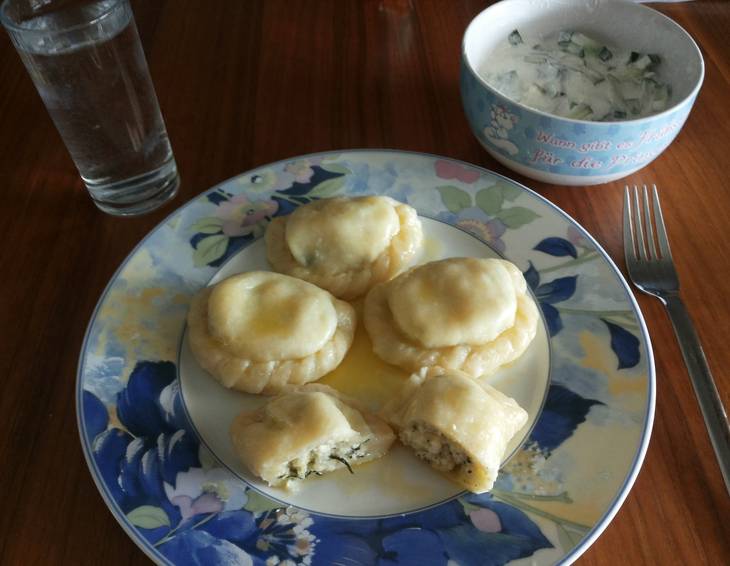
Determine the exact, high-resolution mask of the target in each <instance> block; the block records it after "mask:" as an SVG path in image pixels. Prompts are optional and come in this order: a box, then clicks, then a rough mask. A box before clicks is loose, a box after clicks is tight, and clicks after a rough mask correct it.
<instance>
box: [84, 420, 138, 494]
mask: <svg viewBox="0 0 730 566" xmlns="http://www.w3.org/2000/svg"><path fill="white" fill-rule="evenodd" d="M131 441H132V436H131V435H129V434H127V433H126V432H124V431H122V430H119V429H117V428H110V429H109V430H107V431H105V432H102V433H101V434H100V435H98V436H97V437H96V438H95V439H94V443H93V445H92V453H93V455H94V460H95V462H96V465H97V467H98V468H99V473H100V474H101V477H102V479H103V480H104V483H105V484H106V486H107V489H109V492H110V493H111V496H112V497H113V498H114V500H116V501H121V500H122V499H123V498H124V492H123V491H122V488H121V486H120V485H119V482H118V481H117V476H118V474H119V465H120V463H121V462H122V459H123V458H124V455H125V453H126V451H127V445H128V444H129V443H130V442H131Z"/></svg>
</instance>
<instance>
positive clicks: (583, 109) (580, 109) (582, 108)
mask: <svg viewBox="0 0 730 566" xmlns="http://www.w3.org/2000/svg"><path fill="white" fill-rule="evenodd" d="M591 114H593V109H592V108H591V107H590V106H588V105H587V104H584V103H582V102H581V103H580V104H576V105H575V106H574V107H573V109H572V110H571V111H570V113H569V114H568V118H573V119H574V120H585V119H586V118H588V116H590V115H591Z"/></svg>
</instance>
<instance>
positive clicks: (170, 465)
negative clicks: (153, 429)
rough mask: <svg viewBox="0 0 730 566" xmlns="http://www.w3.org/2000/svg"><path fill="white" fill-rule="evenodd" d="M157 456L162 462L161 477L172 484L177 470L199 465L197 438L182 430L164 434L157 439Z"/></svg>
mask: <svg viewBox="0 0 730 566" xmlns="http://www.w3.org/2000/svg"><path fill="white" fill-rule="evenodd" d="M157 456H158V458H160V460H161V464H162V467H161V469H160V472H161V475H162V479H163V480H164V481H166V482H167V483H169V484H171V485H174V483H175V479H176V477H177V474H178V472H186V471H188V470H189V469H190V468H197V467H200V460H199V459H198V440H197V438H196V437H194V436H193V435H192V434H190V433H189V432H187V431H184V430H178V431H177V432H176V433H175V434H173V435H172V436H167V435H165V436H164V437H163V438H162V440H161V441H160V440H158V454H157Z"/></svg>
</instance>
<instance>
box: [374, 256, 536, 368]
mask: <svg viewBox="0 0 730 566" xmlns="http://www.w3.org/2000/svg"><path fill="white" fill-rule="evenodd" d="M538 320H539V314H538V310H537V306H536V305H535V302H534V301H533V300H532V298H531V297H530V295H529V294H528V292H527V284H526V282H525V278H524V277H523V275H522V273H521V272H520V270H519V269H518V268H517V267H516V266H515V265H514V264H512V263H510V262H509V261H506V260H502V259H478V258H450V259H444V260H440V261H434V262H431V263H426V264H423V265H419V266H418V267H414V268H412V269H410V270H408V271H406V272H405V273H403V274H401V275H399V276H398V277H396V278H395V279H393V280H391V281H388V282H386V283H381V284H380V285H376V286H375V287H374V288H373V289H372V290H371V291H370V293H368V296H367V297H366V299H365V310H364V322H365V328H366V329H367V331H368V334H369V335H370V339H371V340H372V342H373V350H374V351H375V353H376V354H377V355H378V356H379V357H380V358H382V359H383V360H385V361H386V362H389V363H391V364H394V365H397V366H399V367H401V368H403V369H405V370H406V371H418V370H419V369H420V368H422V367H433V366H441V367H445V368H451V369H460V370H462V371H464V372H466V373H468V374H469V375H471V376H474V377H477V376H481V375H485V374H490V373H493V372H494V371H496V370H497V369H498V368H499V367H500V366H502V365H504V364H507V363H509V362H511V361H513V360H515V359H517V358H518V357H519V356H521V355H522V354H523V353H524V351H525V350H526V349H527V347H528V346H529V345H530V342H532V339H533V338H534V337H535V334H536V332H537V323H538Z"/></svg>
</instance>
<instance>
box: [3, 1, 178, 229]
mask: <svg viewBox="0 0 730 566" xmlns="http://www.w3.org/2000/svg"><path fill="white" fill-rule="evenodd" d="M0 21H2V24H3V25H4V26H5V28H6V30H7V32H8V34H9V35H10V39H11V40H12V42H13V45H14V46H15V48H16V49H17V51H18V53H19V54H20V57H21V59H22V60H23V63H24V64H25V66H26V68H27V69H28V72H29V73H30V76H31V78H32V79H33V82H34V83H35V86H36V88H37V90H38V93H39V94H40V96H41V98H42V99H43V103H44V104H45V106H46V109H47V110H48V113H49V114H50V115H51V118H52V119H53V122H54V123H55V125H56V128H57V129H58V132H59V133H60V134H61V138H63V141H64V143H65V144H66V148H67V149H68V151H69V153H70V154H71V158H72V159H73V161H74V163H75V165H76V167H77V169H78V170H79V173H80V174H81V178H82V179H83V181H84V183H85V185H86V187H87V189H88V190H89V194H90V195H91V198H92V199H93V200H94V203H95V204H96V206H98V207H99V208H100V209H101V210H103V211H104V212H107V213H109V214H114V215H119V216H126V215H135V214H142V213H145V212H149V211H151V210H154V209H155V208H157V207H159V206H161V205H162V204H163V203H165V202H167V201H169V200H170V199H172V198H173V197H174V196H175V194H176V192H177V189H178V186H179V184H180V178H179V176H178V173H177V166H176V164H175V159H174V157H173V154H172V148H171V147H170V140H169V139H168V137H167V130H166V128H165V123H164V121H163V119H162V114H161V113H160V108H159V105H158V103H157V96H156V94H155V89H154V86H153V85H152V80H151V78H150V74H149V70H148V68H147V61H146V60H145V57H144V52H143V51H142V45H141V44H140V40H139V35H138V33H137V26H136V24H135V22H134V16H133V14H132V9H131V7H130V5H129V1H128V0H86V1H82V0H5V2H3V4H2V6H0Z"/></svg>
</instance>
